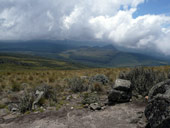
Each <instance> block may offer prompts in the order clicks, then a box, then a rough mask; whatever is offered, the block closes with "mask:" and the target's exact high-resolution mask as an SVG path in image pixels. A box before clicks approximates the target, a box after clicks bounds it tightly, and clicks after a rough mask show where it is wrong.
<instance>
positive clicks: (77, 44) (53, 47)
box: [0, 40, 169, 67]
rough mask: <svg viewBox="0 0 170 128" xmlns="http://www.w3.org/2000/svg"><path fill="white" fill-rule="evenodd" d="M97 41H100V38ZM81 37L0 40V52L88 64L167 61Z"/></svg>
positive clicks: (142, 63)
mask: <svg viewBox="0 0 170 128" xmlns="http://www.w3.org/2000/svg"><path fill="white" fill-rule="evenodd" d="M100 43H101V42H100ZM100 43H96V42H94V43H92V42H87V43H86V42H83V41H69V40H66V41H64V40H63V41H51V40H50V41H48V40H45V41H25V42H22V41H20V42H0V52H2V53H17V54H24V55H33V56H39V57H45V58H49V59H53V60H57V61H64V62H65V61H67V62H71V63H72V62H74V63H78V64H83V65H84V64H85V65H88V66H90V67H131V66H140V65H143V66H157V65H169V60H167V59H162V58H160V57H159V58H158V57H151V56H148V55H144V54H140V53H131V52H124V51H120V50H118V49H116V48H115V47H114V46H112V45H105V46H103V45H101V44H100Z"/></svg>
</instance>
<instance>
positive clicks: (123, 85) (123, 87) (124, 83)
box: [113, 79, 131, 91]
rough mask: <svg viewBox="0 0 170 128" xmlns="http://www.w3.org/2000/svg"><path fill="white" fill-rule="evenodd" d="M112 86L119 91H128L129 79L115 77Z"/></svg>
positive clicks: (129, 88) (129, 87)
mask: <svg viewBox="0 0 170 128" xmlns="http://www.w3.org/2000/svg"><path fill="white" fill-rule="evenodd" d="M113 88H114V89H115V90H119V91H130V90H131V82H130V81H129V80H123V79H117V80H116V81H115V84H114V87H113Z"/></svg>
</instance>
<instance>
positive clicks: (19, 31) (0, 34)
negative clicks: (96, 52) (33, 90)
mask: <svg viewBox="0 0 170 128" xmlns="http://www.w3.org/2000/svg"><path fill="white" fill-rule="evenodd" d="M35 39H52V40H63V39H71V40H99V41H103V42H111V43H113V44H114V45H117V46H120V47H124V48H134V49H150V50H154V51H155V50H156V51H157V52H159V53H163V54H165V55H170V0H0V40H35Z"/></svg>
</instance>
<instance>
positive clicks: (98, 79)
mask: <svg viewBox="0 0 170 128" xmlns="http://www.w3.org/2000/svg"><path fill="white" fill-rule="evenodd" d="M90 82H100V83H102V84H104V85H105V84H107V83H108V82H109V79H108V77H107V76H105V75H103V74H97V75H95V76H92V77H91V78H90Z"/></svg>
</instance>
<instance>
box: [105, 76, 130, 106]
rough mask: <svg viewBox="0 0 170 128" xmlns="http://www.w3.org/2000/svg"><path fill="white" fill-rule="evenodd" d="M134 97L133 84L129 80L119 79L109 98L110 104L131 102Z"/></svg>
mask: <svg viewBox="0 0 170 128" xmlns="http://www.w3.org/2000/svg"><path fill="white" fill-rule="evenodd" d="M131 97H132V89H131V82H130V81H128V80H123V79H117V80H116V81H115V84H114V87H113V90H112V91H111V92H110V94H109V96H108V101H109V104H115V103H123V102H129V101H130V99H131Z"/></svg>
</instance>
